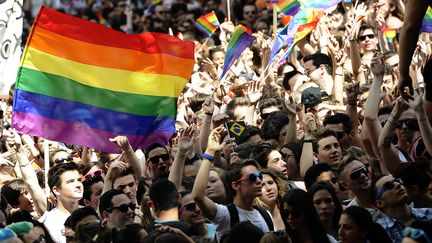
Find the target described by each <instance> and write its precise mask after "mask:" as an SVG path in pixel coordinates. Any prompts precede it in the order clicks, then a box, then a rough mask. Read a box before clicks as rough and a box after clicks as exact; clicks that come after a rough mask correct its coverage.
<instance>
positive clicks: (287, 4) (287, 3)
mask: <svg viewBox="0 0 432 243" xmlns="http://www.w3.org/2000/svg"><path fill="white" fill-rule="evenodd" d="M300 7H301V3H300V1H299V0H280V1H279V2H278V3H277V4H276V10H277V12H278V13H282V14H284V15H291V16H294V15H295V14H296V13H297V12H298V11H300Z"/></svg>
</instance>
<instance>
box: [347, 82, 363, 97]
mask: <svg viewBox="0 0 432 243" xmlns="http://www.w3.org/2000/svg"><path fill="white" fill-rule="evenodd" d="M345 93H346V96H347V99H348V100H354V99H357V97H358V95H359V94H360V83H359V82H353V83H350V84H348V85H347V86H346V89H345Z"/></svg>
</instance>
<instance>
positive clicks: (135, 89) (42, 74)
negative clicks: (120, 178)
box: [12, 7, 194, 152]
mask: <svg viewBox="0 0 432 243" xmlns="http://www.w3.org/2000/svg"><path fill="white" fill-rule="evenodd" d="M193 66H194V44H193V42H188V41H181V40H179V39H178V38H176V37H173V36H169V35H166V34H161V33H144V34H136V35H128V34H125V33H122V32H117V31H114V30H112V29H110V28H107V27H105V26H102V25H99V24H96V23H92V22H88V21H85V20H82V19H78V18H75V17H72V16H69V15H65V14H62V13H59V12H56V11H54V10H52V9H49V8H47V7H42V8H41V10H40V12H39V14H38V16H37V18H36V19H35V22H34V24H33V27H32V31H31V33H30V36H29V38H28V41H27V45H26V47H25V50H24V54H23V58H22V62H21V65H20V70H19V73H18V79H17V86H16V91H15V98H14V99H15V101H14V106H13V115H12V126H13V127H14V128H15V129H17V131H18V132H22V133H26V134H30V135H34V136H40V137H44V138H47V139H50V140H55V141H61V142H65V143H68V144H76V145H82V146H87V147H91V148H95V149H99V150H102V151H106V152H118V151H119V149H118V148H117V146H115V145H114V144H112V143H110V142H109V140H108V139H109V138H112V137H115V136H117V135H124V136H127V137H128V138H129V141H130V143H131V145H132V147H133V148H134V149H138V148H145V147H148V146H150V145H151V144H153V143H161V144H166V143H167V142H168V140H169V138H170V137H171V135H172V134H173V133H174V131H175V117H176V106H177V102H176V99H177V97H178V95H179V94H180V92H181V91H182V89H183V88H184V86H185V85H186V83H187V82H188V81H189V78H190V75H191V72H192V68H193Z"/></svg>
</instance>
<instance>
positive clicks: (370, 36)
mask: <svg viewBox="0 0 432 243" xmlns="http://www.w3.org/2000/svg"><path fill="white" fill-rule="evenodd" d="M358 40H359V46H360V48H361V49H362V50H364V51H373V50H375V49H376V48H377V45H378V39H377V37H376V35H375V33H374V32H373V30H372V29H365V30H363V31H361V32H360V33H359V37H358Z"/></svg>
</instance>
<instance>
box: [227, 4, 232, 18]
mask: <svg viewBox="0 0 432 243" xmlns="http://www.w3.org/2000/svg"><path fill="white" fill-rule="evenodd" d="M230 2H231V0H227V15H228V22H230V21H231V3H230Z"/></svg>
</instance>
